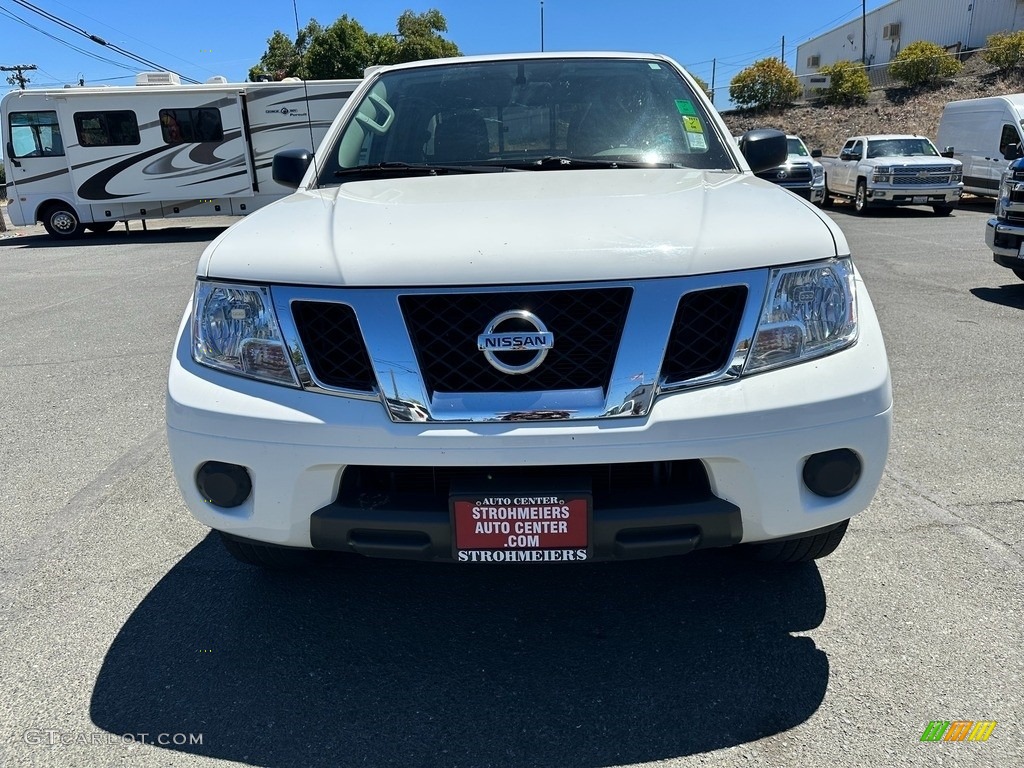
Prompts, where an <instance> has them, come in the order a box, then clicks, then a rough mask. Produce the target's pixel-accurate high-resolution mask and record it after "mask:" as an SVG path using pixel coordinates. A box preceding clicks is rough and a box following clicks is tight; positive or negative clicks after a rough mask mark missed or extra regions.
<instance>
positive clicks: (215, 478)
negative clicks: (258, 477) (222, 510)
mask: <svg viewBox="0 0 1024 768" xmlns="http://www.w3.org/2000/svg"><path fill="white" fill-rule="evenodd" d="M196 488H197V489H199V493H200V494H201V495H202V497H203V498H204V499H206V501H207V502H209V503H210V504H214V505H216V506H218V507H227V508H229V509H230V508H231V507H237V506H239V505H240V504H242V503H244V502H245V500H246V499H248V498H249V494H250V493H252V479H251V478H250V477H249V472H248V470H247V469H246V468H245V467H241V466H239V465H238V464H227V463H225V462H223V461H207V462H206V463H205V464H203V465H202V466H201V467H199V469H198V470H197V471H196Z"/></svg>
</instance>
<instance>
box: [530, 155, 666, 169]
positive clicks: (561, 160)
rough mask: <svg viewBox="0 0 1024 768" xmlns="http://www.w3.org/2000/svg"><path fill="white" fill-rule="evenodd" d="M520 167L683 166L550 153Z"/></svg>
mask: <svg viewBox="0 0 1024 768" xmlns="http://www.w3.org/2000/svg"><path fill="white" fill-rule="evenodd" d="M517 167H519V168H524V169H529V170H533V171H555V170H569V169H572V168H577V169H579V168H682V167H683V166H681V165H679V164H678V163H653V162H645V161H643V160H610V159H609V160H601V159H599V158H585V159H584V158H579V157H565V156H564V155H548V156H547V157H542V158H541V159H540V160H534V161H533V162H531V163H523V164H522V165H519V166H517Z"/></svg>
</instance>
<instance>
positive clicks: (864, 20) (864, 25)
mask: <svg viewBox="0 0 1024 768" xmlns="http://www.w3.org/2000/svg"><path fill="white" fill-rule="evenodd" d="M867 5H868V0H860V63H861V64H862V65H863V66H865V67H866V66H867V65H868V8H867Z"/></svg>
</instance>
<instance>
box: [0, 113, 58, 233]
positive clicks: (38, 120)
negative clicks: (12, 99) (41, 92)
mask: <svg viewBox="0 0 1024 768" xmlns="http://www.w3.org/2000/svg"><path fill="white" fill-rule="evenodd" d="M5 122H6V123H7V124H6V125H5V126H4V133H5V134H6V138H7V142H6V144H5V146H4V155H5V157H6V158H7V170H8V175H7V183H8V185H9V186H8V190H7V196H8V197H9V198H10V201H11V202H10V207H9V208H8V215H9V216H10V217H11V221H12V222H13V223H14V224H15V225H17V226H24V225H26V224H34V223H35V222H36V221H37V220H38V217H39V216H41V215H42V214H41V212H40V211H38V210H37V209H38V207H39V205H40V203H41V202H42V201H44V200H53V199H57V198H62V199H64V200H66V201H70V200H71V199H72V198H73V193H72V189H71V177H70V174H69V173H68V159H67V157H66V155H65V154H64V138H63V134H62V132H61V129H60V121H59V120H58V119H57V113H56V111H54V110H43V109H40V110H34V109H23V110H16V111H11V112H10V113H8V114H7V120H6V121H5Z"/></svg>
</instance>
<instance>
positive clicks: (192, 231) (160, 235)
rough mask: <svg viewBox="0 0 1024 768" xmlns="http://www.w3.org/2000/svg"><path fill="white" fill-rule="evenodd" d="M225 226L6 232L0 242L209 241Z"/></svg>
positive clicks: (58, 245) (78, 244)
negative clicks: (61, 234)
mask: <svg viewBox="0 0 1024 768" xmlns="http://www.w3.org/2000/svg"><path fill="white" fill-rule="evenodd" d="M224 229H225V227H222V226H220V227H161V228H159V229H150V230H141V229H138V230H135V229H133V230H131V231H130V232H125V231H124V230H123V229H116V230H113V231H111V232H106V233H104V234H96V233H91V234H87V235H84V236H83V237H79V238H76V239H74V240H55V239H54V238H52V237H50V236H49V235H47V234H46V233H45V232H33V233H31V234H29V233H18V232H7V233H4V234H3V235H0V246H9V247H20V248H88V247H90V246H95V245H117V244H123V245H150V244H158V243H201V242H209V241H212V240H213V239H214V238H216V237H217V235H219V234H220V233H221V232H223V231H224Z"/></svg>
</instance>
